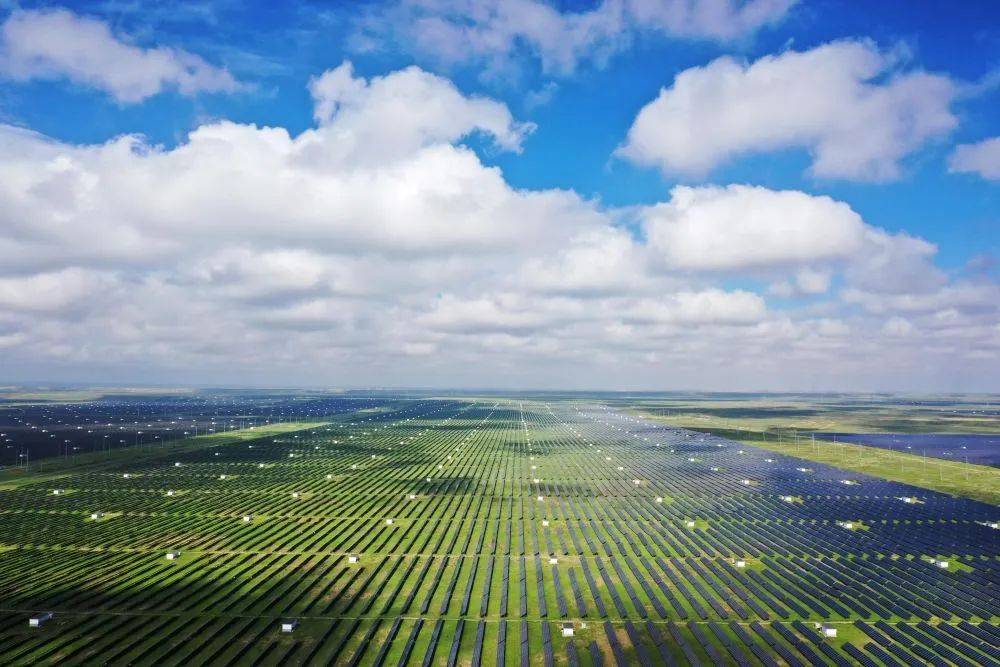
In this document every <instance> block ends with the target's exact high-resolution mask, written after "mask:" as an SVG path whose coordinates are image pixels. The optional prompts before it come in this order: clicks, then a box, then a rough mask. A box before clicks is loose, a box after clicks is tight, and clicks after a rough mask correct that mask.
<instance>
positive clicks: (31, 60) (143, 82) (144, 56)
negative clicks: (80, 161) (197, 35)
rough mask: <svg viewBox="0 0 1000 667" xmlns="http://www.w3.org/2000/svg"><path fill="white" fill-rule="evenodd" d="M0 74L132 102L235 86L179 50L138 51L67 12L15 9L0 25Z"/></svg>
mask: <svg viewBox="0 0 1000 667" xmlns="http://www.w3.org/2000/svg"><path fill="white" fill-rule="evenodd" d="M0 75H2V76H6V77H8V78H11V79H14V80H17V81H28V80H31V79H55V78H65V79H68V80H70V81H72V82H73V83H76V84H79V85H82V86H89V87H92V88H96V89H98V90H102V91H104V92H106V93H107V94H109V95H111V96H112V97H113V98H115V99H116V100H117V101H118V102H121V103H124V104H134V103H136V102H141V101H143V100H144V99H146V98H148V97H152V96H153V95H156V94H157V93H160V92H162V91H163V90H165V89H168V88H173V89H176V90H177V91H178V92H179V93H181V94H182V95H194V94H196V93H199V92H231V91H233V90H236V89H237V88H238V87H239V84H237V82H236V80H235V79H234V78H233V76H232V75H231V74H230V73H229V72H228V71H226V70H225V69H224V68H220V67H216V66H213V65H210V64H209V63H207V62H206V61H205V60H203V59H202V58H200V57H199V56H196V55H194V54H192V53H189V52H187V51H184V50H182V49H174V48H170V47H162V46H161V47H154V48H142V47H139V46H136V45H134V44H131V43H129V41H127V39H123V38H122V37H121V36H119V35H115V34H114V33H113V32H112V31H111V28H110V27H109V26H108V25H107V24H106V23H104V22H103V21H99V20H96V19H92V18H87V17H85V16H79V15H77V14H74V13H73V12H71V11H69V10H66V9H50V10H49V9H47V10H38V11H20V10H18V11H15V12H13V13H12V14H11V15H10V16H9V17H8V18H7V20H6V21H4V23H3V25H2V26H0Z"/></svg>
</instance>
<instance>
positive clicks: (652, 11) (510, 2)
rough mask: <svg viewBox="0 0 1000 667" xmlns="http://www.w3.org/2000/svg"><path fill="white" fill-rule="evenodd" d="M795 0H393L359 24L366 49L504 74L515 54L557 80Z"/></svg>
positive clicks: (770, 16) (742, 30) (755, 22)
mask: <svg viewBox="0 0 1000 667" xmlns="http://www.w3.org/2000/svg"><path fill="white" fill-rule="evenodd" d="M795 3H796V0H602V1H601V2H599V3H597V4H596V6H594V7H592V8H590V9H586V10H583V11H572V10H562V9H560V8H559V7H558V6H557V5H556V4H555V3H552V2H546V1H543V0H489V1H486V2H484V1H483V0H401V1H400V2H398V3H395V4H393V5H391V6H390V8H389V9H379V10H378V11H377V12H376V13H374V14H370V15H368V16H366V17H365V19H364V20H362V21H361V22H360V24H361V25H360V32H359V34H358V35H356V36H355V41H356V43H357V44H358V45H363V48H364V49H365V50H369V49H371V48H372V47H373V45H375V44H378V43H380V42H382V41H384V40H385V39H387V38H388V39H395V40H396V41H397V42H400V43H402V44H403V45H404V46H406V47H410V48H412V49H414V50H416V51H417V52H418V53H420V54H425V55H429V56H431V57H433V58H435V59H437V60H440V61H443V62H445V63H460V62H466V61H470V60H474V61H485V62H486V63H487V64H488V66H489V67H490V68H491V69H493V70H498V69H503V68H505V67H506V66H507V65H508V64H509V62H510V61H511V60H512V59H513V58H515V57H516V56H518V55H521V54H525V53H526V54H528V55H530V56H532V57H535V58H537V59H538V61H539V62H540V64H541V67H542V70H543V71H544V72H546V73H548V74H556V75H564V74H568V73H570V72H572V71H574V70H575V69H576V67H577V66H578V65H579V63H580V62H581V61H591V62H595V63H596V64H598V65H600V64H603V62H604V61H605V60H607V59H608V58H609V57H610V56H611V55H613V54H614V53H615V52H617V51H619V50H621V49H623V48H624V47H625V46H626V45H628V44H629V43H630V42H631V41H632V40H633V39H634V38H635V36H636V35H637V34H639V33H643V32H646V33H659V34H665V35H669V36H673V37H683V38H691V39H711V40H720V41H728V40H733V39H738V38H740V37H745V36H747V35H750V34H753V33H754V32H755V31H757V30H758V29H760V28H762V27H764V26H767V25H771V24H774V23H776V22H778V21H780V20H781V19H783V18H784V16H785V15H786V14H787V12H788V10H789V8H790V7H792V6H793V5H794V4H795Z"/></svg>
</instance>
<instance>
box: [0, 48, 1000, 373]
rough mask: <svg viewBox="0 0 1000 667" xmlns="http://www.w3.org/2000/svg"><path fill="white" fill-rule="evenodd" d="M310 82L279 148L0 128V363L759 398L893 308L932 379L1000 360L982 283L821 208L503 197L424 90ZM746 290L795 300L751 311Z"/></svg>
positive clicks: (817, 199)
mask: <svg viewBox="0 0 1000 667" xmlns="http://www.w3.org/2000/svg"><path fill="white" fill-rule="evenodd" d="M311 92H312V94H313V96H314V99H315V112H316V113H315V118H316V124H315V125H314V126H313V127H311V128H309V129H307V130H305V131H302V132H300V133H298V134H292V133H290V132H289V131H287V130H286V129H284V128H281V127H258V126H254V125H247V124H238V123H233V122H228V121H216V122H211V123H207V124H204V125H201V126H200V127H198V128H196V129H195V130H193V131H192V132H191V133H190V134H189V135H188V136H187V137H186V138H185V140H184V141H182V142H181V143H179V144H178V145H176V146H173V147H163V146H156V145H150V144H149V143H147V142H145V141H144V140H142V139H141V138H139V137H135V136H123V137H118V138H113V139H110V140H108V141H106V142H103V143H97V144H92V145H76V144H71V143H67V142H62V141H58V140H55V139H52V138H49V137H46V136H43V135H40V134H38V133H35V132H31V131H27V130H24V129H18V128H13V127H9V126H0V364H2V365H3V366H4V368H5V370H6V371H8V372H9V373H14V374H15V375H16V373H17V372H18V369H21V370H22V371H23V374H25V375H30V376H31V377H34V378H37V377H40V376H43V375H45V374H46V371H47V369H48V370H52V369H56V370H58V369H66V368H72V369H85V370H84V371H83V372H86V369H90V370H93V369H95V368H100V369H105V370H107V371H108V372H110V373H113V374H115V373H117V375H114V377H115V379H117V380H122V381H127V380H136V379H141V378H140V377H136V376H131V377H129V376H127V373H128V372H129V369H144V370H143V376H142V377H147V378H148V377H160V376H161V375H159V374H161V373H171V372H172V373H175V374H176V377H178V378H180V377H183V378H185V379H186V381H195V380H202V381H213V382H248V381H257V382H261V383H270V384H274V383H276V382H282V381H287V382H294V383H330V382H335V383H348V384H353V383H379V384H394V385H399V384H410V385H429V384H451V385H454V384H466V385H476V386H482V385H484V384H490V385H497V384H504V385H508V386H509V385H517V386H525V384H537V385H540V386H541V385H549V386H551V385H553V384H559V385H573V386H595V385H603V386H610V385H614V384H615V381H614V379H615V378H617V377H622V378H627V380H628V384H630V385H633V386H635V385H642V386H656V387H663V386H665V385H667V384H670V385H672V386H678V385H686V386H715V387H719V388H735V387H736V386H737V385H735V384H734V382H736V381H737V379H739V378H743V379H745V380H746V382H747V384H748V385H750V386H755V387H758V388H759V387H760V383H759V378H760V377H762V376H766V377H772V376H773V377H780V376H781V371H780V368H779V367H778V366H777V365H776V364H777V363H778V361H780V360H786V361H794V362H795V368H796V374H802V373H807V374H808V373H813V372H815V373H821V374H827V373H832V372H833V371H829V370H828V369H830V368H835V369H836V370H837V372H838V373H842V375H841V376H839V377H840V379H841V380H843V381H844V382H854V381H855V378H856V377H861V375H856V374H858V373H861V374H863V373H864V372H867V371H868V370H869V366H871V362H870V361H869V365H868V366H866V365H864V364H862V363H860V362H857V363H853V362H852V359H856V358H857V357H859V356H861V355H869V356H870V355H875V356H877V357H879V358H881V357H882V356H884V353H885V349H886V348H885V347H884V346H885V345H892V346H898V345H902V343H900V340H901V337H900V336H898V331H899V328H898V327H889V328H888V329H886V328H884V326H885V323H886V321H888V320H890V319H891V318H893V317H900V318H905V319H906V320H907V321H909V322H911V323H912V326H913V331H912V332H911V334H910V335H909V336H907V337H906V338H905V344H906V346H908V347H907V349H911V348H912V349H913V350H919V346H920V345H921V343H925V342H927V341H929V340H934V341H937V342H936V343H935V344H936V345H938V348H935V350H937V349H939V348H941V349H942V350H943V346H942V345H941V341H957V340H961V341H962V343H963V344H962V346H960V347H957V348H956V347H954V346H953V348H952V349H951V350H950V351H949V350H943V351H940V352H934V353H933V354H934V355H938V356H936V357H934V359H936V360H938V361H940V363H941V364H945V363H946V362H947V363H949V364H952V366H951V367H960V365H961V364H958V363H957V362H956V359H958V360H959V361H960V359H961V357H962V354H963V352H962V350H968V349H972V348H975V349H977V350H978V351H979V352H980V353H983V352H985V353H990V352H991V351H1000V340H998V333H1000V332H998V330H997V328H996V326H995V318H996V308H997V307H996V304H997V303H1000V298H998V297H997V294H996V286H995V285H992V284H990V283H986V282H984V283H983V284H979V283H960V282H954V281H950V280H949V279H948V277H947V276H946V275H944V274H943V273H941V272H940V271H939V270H938V269H936V268H935V267H934V264H933V259H934V254H935V251H936V248H935V247H934V246H933V245H932V244H930V243H928V242H926V241H923V240H921V239H919V238H916V237H913V236H909V235H906V234H901V233H889V232H887V231H885V230H881V229H878V228H875V227H872V226H871V225H869V224H867V223H865V222H864V221H863V220H862V219H861V217H860V216H859V215H858V214H857V213H856V212H855V211H853V210H852V209H851V208H850V207H849V206H848V205H846V204H844V203H843V202H838V201H835V200H833V199H831V198H829V197H823V196H816V195H811V194H808V193H805V192H799V191H773V190H769V189H766V188H761V187H753V186H747V185H730V186H726V187H716V186H705V187H698V188H693V187H677V188H675V189H674V190H672V191H671V192H670V194H669V197H668V198H667V199H666V200H665V201H664V202H662V203H659V204H654V205H651V206H646V207H639V208H631V209H626V210H617V209H609V208H607V207H604V206H602V205H601V204H600V203H599V202H595V201H590V200H587V199H585V198H583V197H581V196H579V195H578V194H576V193H574V192H572V191H568V190H556V189H550V190H531V189H518V188H514V187H512V186H511V185H510V184H509V183H508V182H507V181H506V180H505V178H504V175H503V173H502V172H501V171H500V170H499V169H497V168H496V167H492V166H489V165H488V164H486V163H485V162H484V158H482V157H481V156H480V155H479V154H477V152H476V151H475V150H473V149H472V148H470V147H469V146H467V145H464V144H463V142H464V140H465V139H466V138H467V137H468V136H470V135H472V134H476V133H479V134H484V135H486V136H487V137H489V138H491V139H492V140H493V141H494V143H495V145H496V148H497V149H499V150H510V151H515V150H518V148H519V147H520V146H521V144H522V142H523V140H524V137H525V133H526V132H527V128H525V127H524V126H523V125H521V124H519V123H518V122H517V121H516V120H515V119H513V117H512V115H511V114H510V112H509V110H508V109H507V108H506V107H505V106H504V105H503V104H501V103H500V102H497V101H495V100H488V99H483V98H477V97H474V96H469V95H465V94H463V93H462V92H461V91H459V90H458V89H457V88H456V87H455V86H454V85H453V84H452V83H451V82H449V81H447V80H445V79H442V78H440V77H436V76H433V75H431V74H428V73H426V72H424V71H422V70H419V69H415V68H408V69H404V70H400V71H398V72H392V73H389V74H386V75H384V76H379V77H374V78H364V77H360V76H357V75H356V74H355V73H354V71H353V69H352V68H351V66H350V65H349V64H344V65H341V66H340V67H337V68H335V69H333V70H331V71H329V72H326V73H323V74H321V75H320V76H318V77H316V78H315V79H314V80H313V82H312V85H311ZM386 136H391V137H392V141H385V140H383V139H382V138H383V137H386ZM758 283H763V284H768V283H783V284H787V286H788V291H789V292H788V293H789V294H791V295H795V296H797V297H799V298H801V299H802V300H803V301H804V302H805V305H804V306H802V307H801V308H797V307H796V308H790V307H785V308H782V309H776V308H769V307H768V303H767V299H766V298H765V296H764V295H763V294H762V293H760V290H758V289H757V288H756V285H757V284H758ZM991 318H992V323H991ZM880 346H882V347H880ZM892 349H895V348H892ZM956 349H957V351H956ZM914 353H915V354H916V353H917V352H914ZM919 353H920V354H923V355H925V356H926V355H928V354H930V353H927V352H926V351H920V352H919ZM900 354H902V353H900ZM980 356H981V355H980ZM870 358H871V357H870ZM921 358H922V359H923V358H924V357H921ZM834 360H835V361H836V364H832V363H831V361H834ZM928 363H930V362H928ZM976 363H977V364H978V365H979V367H980V368H981V367H983V364H984V363H986V362H984V361H983V360H982V359H981V358H978V359H977V361H976ZM956 364H957V365H956ZM876 365H877V364H876ZM10 369H13V370H10ZM147 371H148V374H147ZM52 372H53V373H55V372H56V371H52ZM762 374H764V375H762ZM784 377H786V378H787V377H788V376H787V374H786V375H785V376H784ZM824 377H827V376H826V375H824ZM829 377H831V378H833V377H834V376H833V375H830V376H829ZM837 386H844V385H843V384H839V385H837ZM850 386H854V385H850Z"/></svg>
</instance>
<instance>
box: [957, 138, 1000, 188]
mask: <svg viewBox="0 0 1000 667" xmlns="http://www.w3.org/2000/svg"><path fill="white" fill-rule="evenodd" d="M948 170H949V171H952V172H957V173H965V174H978V175H979V176H981V177H982V178H985V179H986V180H988V181H1000V137H993V138H991V139H983V140H982V141H980V142H978V143H975V144H961V145H959V146H956V147H955V150H954V151H952V153H951V155H950V156H949V157H948Z"/></svg>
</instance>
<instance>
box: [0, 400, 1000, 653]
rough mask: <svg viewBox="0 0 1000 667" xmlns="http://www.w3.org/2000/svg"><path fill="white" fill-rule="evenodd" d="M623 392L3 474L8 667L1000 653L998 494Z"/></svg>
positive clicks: (354, 411) (344, 404) (427, 412)
mask: <svg viewBox="0 0 1000 667" xmlns="http://www.w3.org/2000/svg"><path fill="white" fill-rule="evenodd" d="M624 407H625V406H624V405H622V403H621V401H618V400H614V401H612V400H601V399H600V398H599V397H552V398H545V397H539V396H532V397H531V398H530V399H527V398H519V397H515V396H509V395H504V396H497V397H489V396H487V397H463V398H433V397H429V396H426V397H417V398H412V397H401V396H379V397H375V398H371V399H365V400H359V401H356V402H354V403H351V402H350V401H347V399H337V400H336V401H335V402H334V401H333V399H331V402H329V403H313V404H310V407H309V408H308V409H307V410H305V411H299V412H297V413H296V415H297V417H296V420H297V421H295V423H294V424H292V425H290V426H288V427H287V428H284V429H277V430H271V431H261V432H252V431H249V430H248V429H242V430H240V432H239V433H238V434H235V435H234V434H218V435H212V436H211V437H207V438H205V437H203V438H199V439H196V440H184V441H181V442H180V443H178V445H177V446H176V447H166V446H162V445H161V446H160V447H148V448H146V449H145V450H142V449H140V448H138V447H133V448H131V449H126V450H124V451H122V452H120V453H118V455H117V456H109V457H106V458H104V459H101V458H99V457H95V458H93V459H92V460H86V461H83V462H81V465H70V463H71V462H68V463H65V464H64V466H63V467H61V468H60V469H59V470H58V475H53V474H52V472H51V471H50V472H48V473H46V472H45V471H37V470H26V471H23V472H21V473H19V476H18V477H17V478H16V479H17V483H16V484H9V485H0V662H3V663H5V664H6V663H12V664H42V663H53V664H81V663H110V664H171V665H182V664H183V665H190V664H224V665H237V664H239V665H243V664H254V665H279V664H281V665H285V664H330V663H333V664H345V665H403V664H414V665H452V664H462V665H466V664H472V665H480V664H483V665H499V664H504V665H526V664H531V665H535V664H537V665H550V664H551V665H576V664H582V665H593V664H620V665H624V664H740V665H743V664H753V665H757V664H765V665H774V664H789V665H809V664H821V665H826V664H831V665H852V664H866V665H867V664H870V665H876V666H878V665H888V666H895V665H912V664H924V663H928V664H941V665H976V664H985V665H998V664H1000V625H998V623H1000V599H998V596H997V595H996V590H997V588H998V587H1000V532H998V531H997V529H996V528H993V527H991V526H990V524H994V525H995V522H996V521H997V520H998V519H1000V509H998V508H997V507H996V506H995V505H991V504H987V503H982V502H976V501H974V500H969V499H965V498H960V497H955V496H950V495H944V494H941V493H937V492H934V491H930V490H927V489H924V488H921V487H916V486H909V485H906V484H901V483H897V482H891V481H887V480H885V479H882V478H878V477H873V476H869V475H866V474H863V473H855V472H847V471H845V470H844V469H842V468H839V467H836V466H833V465H828V464H825V463H820V462H811V461H806V460H804V459H802V458H796V457H793V456H790V455H787V454H786V453H782V452H773V451H769V450H765V449H762V448H758V447H756V446H754V445H753V444H752V443H745V442H738V441H734V440H731V439H726V438H723V437H720V436H718V435H714V434H711V433H702V432H696V431H692V430H686V429H683V428H678V427H676V426H674V425H672V424H663V423H656V422H654V421H650V420H644V419H642V418H640V417H636V416H635V415H633V414H630V413H626V412H625V411H624V409H623V408H624ZM286 412H287V413H288V414H289V415H290V414H291V411H286ZM303 416H308V417H309V419H310V423H308V424H304V423H301V422H302V421H303ZM290 420H291V419H290ZM297 427H302V428H297ZM56 491H58V493H56ZM168 553H169V554H171V555H172V556H175V557H173V558H167V554H168ZM942 563H945V564H946V566H942V565H941V564H942ZM45 612H53V613H54V616H53V617H52V618H51V619H50V620H48V621H47V622H45V623H44V624H43V625H42V626H41V627H29V624H28V619H29V618H30V617H33V616H35V615H37V614H40V613H45ZM286 621H287V622H292V621H294V622H297V625H296V624H294V623H293V624H292V625H291V626H290V628H291V630H292V631H291V632H282V623H283V622H286ZM834 630H835V631H836V636H827V632H829V633H831V634H832V633H833V631H834ZM564 633H565V634H567V635H569V634H570V633H571V636H564Z"/></svg>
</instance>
